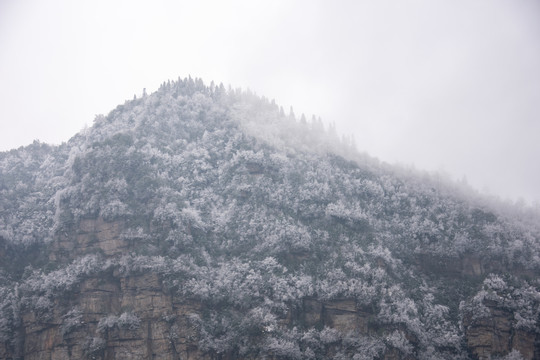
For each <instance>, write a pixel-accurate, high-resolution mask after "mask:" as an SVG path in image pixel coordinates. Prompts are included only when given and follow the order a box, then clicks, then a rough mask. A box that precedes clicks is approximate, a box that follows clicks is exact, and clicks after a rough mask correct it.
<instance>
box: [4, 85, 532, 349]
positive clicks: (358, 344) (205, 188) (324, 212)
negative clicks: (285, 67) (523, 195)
mask: <svg viewBox="0 0 540 360" xmlns="http://www.w3.org/2000/svg"><path fill="white" fill-rule="evenodd" d="M291 113H292V112H291ZM0 179H1V183H0V191H1V199H2V202H1V203H0V242H1V243H2V247H1V248H2V250H1V251H0V260H1V261H0V267H1V272H0V295H2V296H0V298H1V299H2V300H1V302H0V340H1V341H2V342H1V344H2V345H0V357H3V358H11V357H20V358H29V359H30V358H34V357H37V356H42V355H43V356H49V357H55V356H56V354H59V353H62V354H67V355H66V358H81V357H89V358H102V359H109V358H116V357H121V355H122V354H128V355H126V356H129V357H131V358H133V357H141V358H149V357H153V356H161V357H165V358H171V359H174V358H179V357H189V356H191V358H196V359H199V358H200V359H203V358H206V359H207V358H265V357H274V358H284V359H285V358H287V359H303V358H335V359H341V358H368V359H381V358H386V359H390V358H411V359H413V358H414V359H416V358H418V359H427V358H441V359H450V358H452V359H456V358H458V359H467V358H485V357H486V356H491V355H494V356H495V355H497V356H507V357H508V358H509V356H518V353H519V354H521V355H520V356H522V357H524V358H527V359H532V358H534V357H535V356H537V355H538V354H540V352H539V347H538V340H537V339H538V338H539V337H538V336H539V335H538V326H537V322H538V316H539V311H540V307H539V304H540V300H539V299H540V289H539V286H540V284H539V283H538V281H537V280H536V279H537V277H538V275H539V270H540V228H539V226H538V222H537V221H535V220H534V219H535V218H533V217H532V215H531V217H529V218H520V217H521V216H522V215H523V216H524V214H525V213H519V214H520V215H510V212H509V211H508V212H506V213H504V212H501V211H498V210H497V209H495V208H493V207H491V206H490V205H487V204H486V203H482V202H481V201H478V200H477V199H470V198H468V197H467V196H466V194H465V193H463V192H460V191H457V190H456V187H455V186H454V185H451V184H450V185H449V184H446V183H445V182H444V181H440V180H439V179H433V178H429V177H422V176H420V175H419V174H416V173H412V172H408V173H404V172H401V171H399V170H397V169H395V168H391V167H387V166H382V165H381V164H380V163H378V162H377V161H376V160H373V159H371V158H369V157H367V156H366V155H362V154H359V153H358V152H357V151H356V149H355V148H354V146H353V144H352V142H351V141H340V139H339V137H338V136H337V135H336V134H335V131H334V130H332V128H329V129H325V128H324V126H323V125H322V123H321V122H320V121H319V120H316V119H313V120H311V121H309V122H308V121H307V120H306V119H305V117H301V118H300V120H297V119H296V118H294V117H293V116H290V115H289V116H287V115H285V113H284V111H283V110H282V109H281V108H279V107H278V106H277V105H276V104H275V103H274V102H272V101H268V100H267V99H265V98H263V97H259V96H256V95H255V94H253V93H251V92H249V91H240V90H233V89H225V87H224V86H223V85H220V86H215V85H210V86H205V85H204V84H203V82H202V81H201V80H200V79H191V78H188V79H184V80H178V81H175V82H166V83H164V84H163V85H162V86H161V87H160V89H159V90H158V91H157V92H155V93H152V94H144V95H143V97H141V98H135V99H133V100H130V101H127V102H126V103H125V104H124V105H120V106H118V107H117V108H116V109H114V110H113V111H111V112H110V113H109V114H108V115H107V116H98V117H97V118H96V120H95V123H94V125H93V126H92V127H91V128H89V129H86V130H85V131H83V132H81V133H79V134H77V135H76V136H74V137H73V138H72V139H71V140H70V141H69V142H68V143H66V144H63V145H61V146H58V147H50V146H46V145H42V144H33V145H32V146H30V147H26V148H22V149H19V150H16V151H12V152H6V153H2V154H0ZM527 216H529V215H527ZM528 219H529V220H530V219H533V220H530V221H529V220H528ZM495 334H497V337H496V336H495ZM44 338H47V339H52V340H49V341H44V340H43V339H44ZM40 354H41V355H40ZM486 354H487V355H486ZM59 356H60V355H59Z"/></svg>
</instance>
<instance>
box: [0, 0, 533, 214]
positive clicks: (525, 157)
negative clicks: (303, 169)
mask: <svg viewBox="0 0 540 360" xmlns="http://www.w3.org/2000/svg"><path fill="white" fill-rule="evenodd" d="M539 64H540V3H539V2H536V1H533V0H530V1H525V0H524V1H501V0H495V1H493V0H490V1H488V0H484V1H474V2H472V1H431V0H425V1H369V2H368V1H332V2H330V1H294V2H293V1H265V2H262V1H257V2H255V1H197V2H187V1H152V2H142V1H140V2H139V1H115V2H111V1H77V2H75V1H68V0H51V1H24V2H23V1H16V0H3V1H1V2H0V126H1V131H0V151H3V150H8V149H11V148H16V147H19V146H21V145H27V144H29V143H31V142H32V141H33V140H34V139H39V140H41V141H43V142H48V143H56V144H58V143H61V142H62V141H67V140H68V139H69V138H70V137H71V136H72V135H74V134H75V133H76V132H77V131H79V130H81V129H82V128H83V127H84V126H85V125H87V126H90V125H91V124H92V121H93V119H94V117H95V115H96V114H100V113H104V114H106V113H108V112H109V111H110V110H112V109H113V108H114V107H115V106H116V105H118V104H121V103H123V102H124V101H125V100H126V99H130V98H132V97H133V95H134V94H137V95H140V94H141V92H142V89H143V88H146V89H147V91H148V92H152V91H154V90H156V89H157V87H158V86H159V84H160V83H162V82H163V81H165V80H167V79H176V78H178V77H179V76H180V77H182V78H183V77H187V76H188V75H191V76H192V77H201V78H202V79H203V80H204V81H205V82H206V83H210V81H212V80H213V81H215V82H216V83H220V82H223V83H224V84H226V85H228V84H231V85H232V86H233V87H243V88H248V87H249V88H250V89H252V90H254V91H255V92H257V93H258V94H260V95H264V96H266V97H268V98H274V99H275V100H276V102H277V103H278V104H281V105H282V106H283V107H284V108H286V109H288V108H289V106H293V107H294V111H295V113H296V114H297V115H300V114H301V113H305V114H306V116H308V117H310V116H311V115H312V114H315V115H317V116H321V117H322V119H323V121H325V122H326V123H331V122H335V123H336V125H337V128H338V131H340V132H342V133H344V134H350V133H352V134H354V136H355V139H356V144H357V147H358V149H359V150H360V151H365V152H367V153H369V154H370V155H372V156H375V157H378V158H379V159H381V160H382V161H386V162H389V163H395V162H398V163H401V164H405V165H410V164H414V166H415V167H416V168H417V169H424V170H428V171H443V172H446V173H448V174H450V176H452V177H453V178H455V179H461V178H463V177H466V178H467V181H468V182H469V183H470V184H471V185H473V186H474V187H476V188H478V189H480V190H485V191H488V192H490V193H492V194H494V195H498V196H501V197H503V198H510V199H513V200H516V199H519V198H523V199H524V200H525V201H526V202H529V203H535V202H536V203H537V204H538V202H539V201H540V186H539V185H538V184H540V164H539V161H538V159H539V158H540V142H539V141H538V137H539V134H540V66H539Z"/></svg>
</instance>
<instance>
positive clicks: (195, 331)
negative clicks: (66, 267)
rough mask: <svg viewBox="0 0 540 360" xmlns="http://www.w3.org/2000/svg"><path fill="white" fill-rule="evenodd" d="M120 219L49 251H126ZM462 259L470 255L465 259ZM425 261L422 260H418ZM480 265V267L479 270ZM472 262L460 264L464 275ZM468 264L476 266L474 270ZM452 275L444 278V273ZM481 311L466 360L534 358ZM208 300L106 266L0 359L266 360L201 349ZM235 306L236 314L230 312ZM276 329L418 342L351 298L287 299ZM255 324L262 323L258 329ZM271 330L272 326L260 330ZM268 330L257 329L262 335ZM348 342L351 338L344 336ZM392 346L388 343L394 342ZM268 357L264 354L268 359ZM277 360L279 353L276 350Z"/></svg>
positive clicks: (381, 354)
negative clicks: (327, 331) (399, 336)
mask: <svg viewBox="0 0 540 360" xmlns="http://www.w3.org/2000/svg"><path fill="white" fill-rule="evenodd" d="M123 226H124V225H123V222H121V221H115V222H106V221H104V220H103V219H100V218H98V219H95V220H89V219H86V220H82V221H81V222H80V223H79V226H78V230H77V231H76V236H75V239H76V241H75V242H69V241H66V240H65V239H64V238H62V237H60V238H59V239H58V241H56V242H55V243H54V245H53V249H54V251H53V252H52V255H54V259H56V258H57V257H58V255H57V254H64V255H65V256H73V257H76V256H81V255H84V254H88V253H94V252H96V251H99V252H103V253H104V254H106V255H107V256H109V257H114V256H119V255H121V254H123V253H125V252H128V251H130V250H132V247H130V245H129V244H128V243H127V242H126V241H125V240H123V239H121V235H120V234H121V229H122V228H123ZM463 262H464V263H465V264H470V263H471V260H470V259H465V260H463ZM425 266H426V265H425ZM430 266H432V264H431V263H430V265H429V266H427V269H426V270H428V271H429V268H430ZM478 267H479V268H480V266H478ZM469 268H470V267H469V266H468V265H465V266H464V267H462V269H464V270H462V273H463V276H478V275H480V274H479V273H477V272H473V273H472V274H471V273H469V271H468V269H469ZM473 268H474V266H473ZM451 275H452V274H451ZM483 305H485V307H486V309H487V313H485V314H484V315H483V316H481V317H477V316H475V314H466V315H465V316H464V318H463V320H462V326H463V329H464V342H465V347H466V350H467V353H468V354H469V356H470V358H472V359H491V358H492V357H493V356H504V355H508V354H511V353H512V351H514V352H516V351H517V352H519V354H520V356H521V357H522V358H523V359H537V358H538V357H539V356H540V336H539V334H538V332H537V329H534V328H529V329H524V328H516V326H515V325H516V322H517V319H516V318H519V314H517V313H516V312H514V311H513V310H512V309H510V308H508V307H504V306H501V304H499V303H497V302H496V301H490V300H484V301H483ZM212 307H213V305H209V304H205V303H203V302H201V301H200V300H198V299H190V298H183V297H179V296H175V295H174V294H173V293H171V291H170V290H169V289H168V287H167V286H166V285H165V284H164V279H163V278H162V276H160V275H159V274H156V273H154V272H152V271H140V272H138V273H130V274H126V273H124V272H123V271H122V270H121V269H119V268H117V269H109V270H107V271H106V272H104V273H101V274H99V275H98V276H87V277H85V278H84V279H82V280H81V281H80V282H79V283H77V284H76V285H75V286H73V288H71V289H69V291H68V292H66V293H65V294H64V295H63V296H62V297H59V298H57V299H56V300H55V302H54V304H53V306H52V307H51V309H52V312H47V313H42V312H39V311H36V310H35V309H34V310H33V311H31V310H26V311H23V312H22V318H21V322H20V324H19V326H18V329H17V331H18V333H17V342H16V343H15V344H12V345H8V344H5V343H4V344H3V345H4V346H2V347H0V358H6V359H10V358H24V359H83V358H90V359H152V358H160V359H214V358H221V359H236V358H253V359H256V358H268V357H269V354H267V353H253V354H247V355H245V356H241V355H240V354H239V353H238V352H237V350H233V351H224V352H222V353H216V352H212V351H210V352H209V351H203V350H201V346H200V344H201V343H200V342H201V336H200V330H201V329H200V327H199V326H198V325H197V322H196V321H194V318H197V317H199V318H200V317H202V316H204V313H205V312H208V311H209V310H211V308H212ZM238 311H242V310H241V309H238ZM277 324H278V326H279V327H283V328H290V327H293V326H295V325H296V326H298V325H299V324H301V326H303V327H305V328H306V329H322V328H326V329H333V330H335V331H337V332H338V333H339V334H340V336H341V337H343V336H345V335H347V334H348V335H352V338H354V337H355V336H356V337H358V338H363V337H381V336H382V337H384V336H386V337H389V335H392V334H394V333H396V332H397V333H399V334H402V336H403V338H404V339H405V340H406V341H407V342H408V344H409V345H410V346H412V347H415V346H418V345H419V339H418V338H417V336H416V335H415V334H414V333H413V332H411V331H410V330H408V329H407V327H406V326H403V325H385V324H381V323H379V322H378V321H377V314H376V311H375V310H374V309H373V308H371V307H368V306H363V305H361V304H359V303H358V302H357V300H355V299H354V298H349V299H346V298H345V299H334V300H320V299H317V298H314V297H306V298H303V299H302V300H301V302H300V303H297V304H295V305H292V304H291V305H290V306H289V307H288V308H287V309H286V310H285V311H284V312H283V314H282V316H281V318H280V319H279V321H278V323H277ZM259 330H260V329H259ZM268 330H270V329H268ZM268 330H267V329H265V330H262V331H268ZM338 338H339V336H335V335H334V338H330V339H329V340H327V341H328V344H327V346H326V347H325V350H324V356H325V357H328V358H330V357H334V356H336V354H337V350H336V348H338V347H339V345H341V344H339V342H340V341H341V342H343V341H344V340H337V339H338ZM349 341H351V340H350V339H349ZM393 345H395V346H393ZM393 345H392V344H390V346H387V347H386V348H385V349H384V350H381V351H377V357H378V358H380V359H386V360H390V359H416V358H417V357H416V356H415V355H414V354H413V353H412V351H411V348H408V347H401V348H400V347H399V343H397V344H393ZM270 357H272V356H270ZM275 357H276V358H282V357H287V356H286V355H285V356H279V355H277V356H275Z"/></svg>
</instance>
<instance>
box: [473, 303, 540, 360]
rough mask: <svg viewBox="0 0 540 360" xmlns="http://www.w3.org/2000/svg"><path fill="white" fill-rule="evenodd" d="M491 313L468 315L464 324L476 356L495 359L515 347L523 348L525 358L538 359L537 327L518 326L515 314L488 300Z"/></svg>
mask: <svg viewBox="0 0 540 360" xmlns="http://www.w3.org/2000/svg"><path fill="white" fill-rule="evenodd" d="M485 305H486V306H487V308H488V309H489V317H480V318H476V319H474V318H473V317H465V319H464V320H463V326H464V330H465V338H466V340H467V346H468V349H469V351H470V353H471V354H472V355H473V357H474V358H475V359H491V358H492V357H493V356H494V355H496V356H503V355H506V354H508V353H510V352H511V351H512V350H516V351H519V353H520V354H521V356H522V357H523V359H527V360H529V359H537V358H538V356H539V355H540V341H539V340H540V339H538V338H537V336H536V335H535V334H534V332H533V331H530V330H529V331H527V330H524V329H519V328H516V319H515V314H514V313H513V312H512V311H511V310H509V309H505V308H501V307H499V306H497V304H494V303H491V302H486V303H485Z"/></svg>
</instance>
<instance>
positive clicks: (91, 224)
mask: <svg viewBox="0 0 540 360" xmlns="http://www.w3.org/2000/svg"><path fill="white" fill-rule="evenodd" d="M123 227H124V224H123V223H122V222H121V221H114V222H106V221H104V220H103V219H102V218H97V219H83V220H81V221H80V222H79V225H78V227H77V230H76V231H75V232H74V236H71V234H66V233H64V234H61V235H60V236H59V237H58V240H57V241H56V242H55V243H54V247H53V251H51V255H50V257H51V260H66V259H69V258H74V257H75V256H80V255H85V254H91V253H95V252H96V251H98V252H102V253H103V254H105V255H106V256H114V255H121V254H123V253H126V251H127V250H128V245H129V244H128V242H127V241H126V240H125V239H123V238H122V237H121V233H122V230H123Z"/></svg>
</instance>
